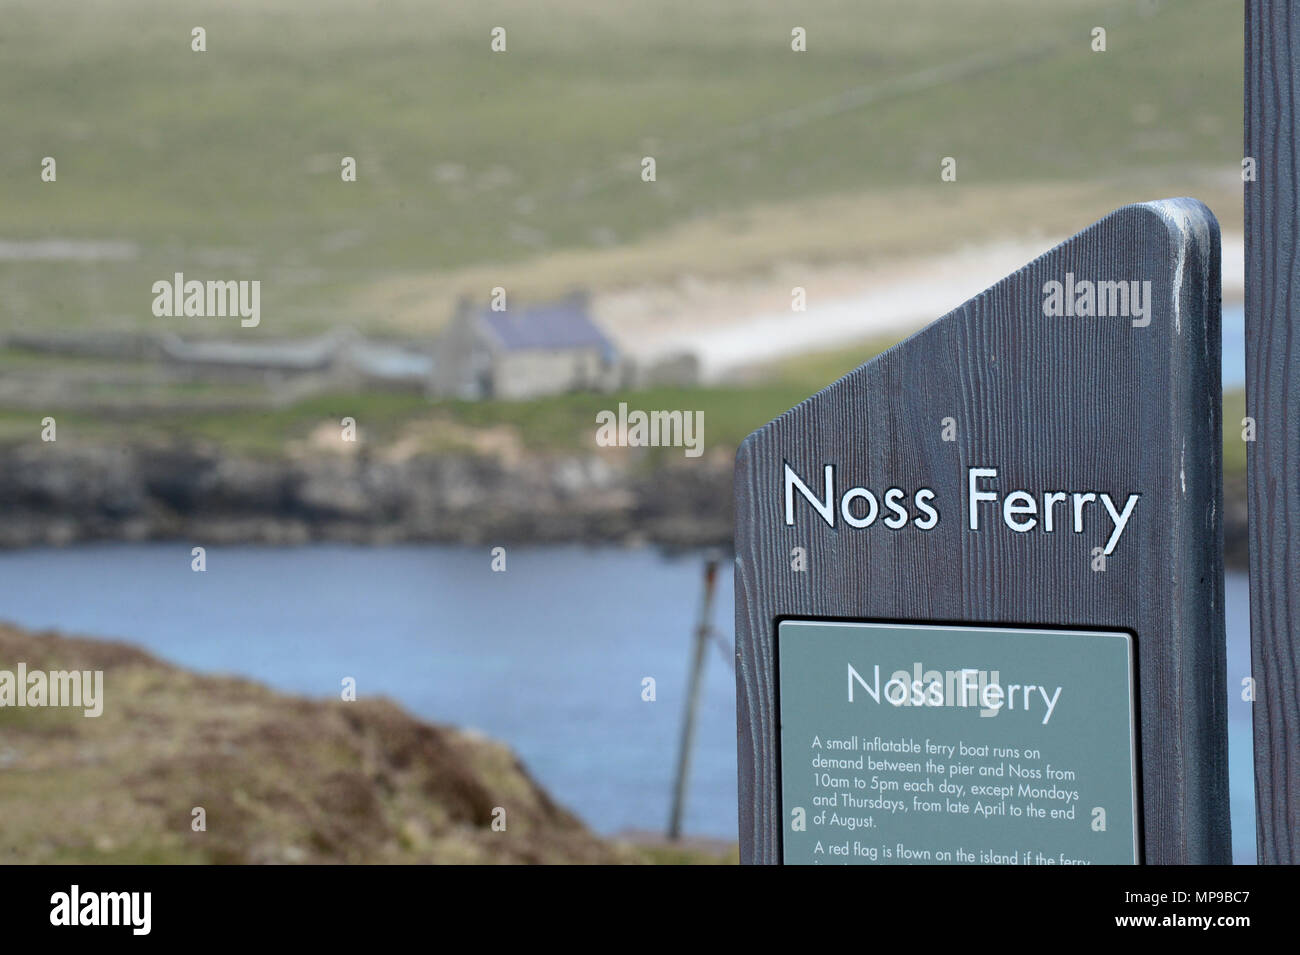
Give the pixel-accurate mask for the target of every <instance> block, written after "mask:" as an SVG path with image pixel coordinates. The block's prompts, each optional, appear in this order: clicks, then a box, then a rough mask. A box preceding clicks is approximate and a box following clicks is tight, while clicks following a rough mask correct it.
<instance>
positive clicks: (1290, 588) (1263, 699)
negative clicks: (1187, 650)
mask: <svg viewBox="0 0 1300 955" xmlns="http://www.w3.org/2000/svg"><path fill="white" fill-rule="evenodd" d="M1245 65H1246V83H1245V90H1246V109H1245V115H1246V157H1245V161H1244V164H1243V172H1244V173H1245V175H1243V179H1245V190H1246V413H1247V415H1249V416H1250V417H1249V418H1248V419H1247V420H1246V421H1245V422H1242V423H1241V424H1242V426H1243V428H1245V427H1251V430H1252V431H1253V432H1254V434H1253V437H1254V441H1252V442H1251V443H1249V444H1247V446H1246V447H1247V449H1248V451H1247V456H1246V483H1247V486H1248V488H1249V490H1248V492H1247V493H1248V495H1249V497H1248V501H1247V503H1248V514H1249V522H1250V634H1251V636H1250V648H1251V670H1252V679H1253V681H1254V686H1253V691H1254V692H1253V701H1254V704H1253V705H1254V718H1255V719H1254V723H1255V816H1256V834H1257V835H1256V841H1257V845H1258V849H1259V861H1260V862H1261V863H1293V864H1294V863H1300V753H1298V752H1297V749H1298V748H1300V638H1298V637H1297V628H1300V334H1297V332H1300V316H1298V315H1297V312H1298V311H1300V298H1298V297H1297V293H1300V260H1297V258H1296V254H1295V249H1296V241H1297V235H1296V232H1297V230H1296V218H1297V207H1298V206H1300V167H1297V164H1296V150H1297V140H1296V132H1297V130H1296V122H1295V112H1296V109H1297V107H1298V106H1300V11H1298V10H1296V9H1295V7H1294V5H1293V4H1291V3H1289V2H1285V0H1251V2H1249V3H1247V4H1246V58H1245ZM1232 425H1233V426H1234V427H1235V426H1236V425H1237V422H1232Z"/></svg>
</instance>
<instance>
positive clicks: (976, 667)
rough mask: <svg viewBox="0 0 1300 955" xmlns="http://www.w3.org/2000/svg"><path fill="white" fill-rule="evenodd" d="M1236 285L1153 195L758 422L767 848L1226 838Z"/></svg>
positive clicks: (743, 816) (774, 856)
mask: <svg viewBox="0 0 1300 955" xmlns="http://www.w3.org/2000/svg"><path fill="white" fill-rule="evenodd" d="M1219 293H1220V286H1219V231H1218V223H1217V222H1216V220H1215V219H1214V217H1213V215H1212V214H1211V213H1210V211H1209V210H1208V209H1206V208H1205V207H1204V206H1203V205H1202V204H1200V203H1199V202H1196V201H1195V200H1190V199H1173V200H1165V201H1160V202H1153V203H1145V204H1141V205H1134V206H1127V207H1125V208H1123V209H1120V210H1118V211H1116V212H1114V213H1112V214H1111V215H1110V216H1108V217H1106V218H1105V219H1103V220H1102V221H1100V222H1098V223H1096V224H1095V225H1093V226H1092V227H1090V228H1088V229H1086V230H1084V231H1083V232H1080V233H1079V234H1078V235H1076V236H1074V237H1073V238H1071V239H1070V240H1068V241H1067V242H1065V243H1063V244H1062V245H1060V246H1058V247H1057V248H1055V249H1053V250H1052V251H1051V252H1049V253H1047V254H1046V255H1044V256H1042V257H1041V258H1039V259H1037V260H1035V261H1034V262H1032V263H1030V264H1029V265H1027V266H1026V267H1024V268H1023V269H1021V270H1020V271H1018V272H1016V273H1015V274H1014V275H1011V276H1009V277H1008V278H1006V279H1004V280H1002V281H1001V282H999V283H998V284H997V285H995V286H993V287H992V288H990V289H988V290H987V291H985V292H984V293H982V294H981V295H979V296H978V297H976V298H974V299H972V300H971V301H969V302H967V303H966V304H965V305H963V306H961V307H960V308H958V309H957V310H956V311H954V312H952V313H950V314H948V315H946V316H944V317H943V318H941V319H939V320H938V321H936V322H935V323H933V324H931V325H930V326H928V327H927V328H925V329H923V330H922V331H920V332H918V333H917V334H915V335H913V336H912V337H911V338H909V339H907V340H906V341H904V342H902V343H901V344H899V345H897V346H895V347H894V348H892V349H890V350H888V351H886V352H884V353H883V354H881V355H879V356H878V357H876V358H874V359H872V360H871V361H869V362H867V363H866V364H864V365H862V366H861V367H859V368H858V369H857V370H856V371H853V372H852V373H850V374H849V375H847V376H846V377H844V378H842V379H840V380H839V381H837V382H835V383H834V384H832V385H830V386H829V387H827V388H826V389H825V390H824V391H822V392H820V393H819V394H817V395H814V396H813V397H811V398H809V399H808V400H807V401H805V402H803V403H802V404H800V405H798V406H796V407H795V408H792V409H791V410H790V411H788V412H786V413H785V414H784V415H782V416H781V417H779V418H777V419H776V420H774V421H772V422H770V423H769V424H767V425H765V426H764V427H763V428H760V429H759V430H758V431H756V432H755V433H754V434H752V435H750V437H749V438H748V439H747V440H746V441H745V442H744V443H743V445H742V446H741V448H740V450H739V452H738V453H737V459H736V478H735V487H736V511H737V513H736V518H737V522H736V523H737V530H736V575H735V581H736V648H737V663H738V666H737V674H736V684H737V719H738V756H739V790H740V806H739V808H740V843H741V860H742V862H746V863H779V862H783V861H786V862H809V861H811V862H831V863H834V862H863V863H872V862H876V863H880V862H909V861H921V862H926V861H931V862H975V863H978V862H1028V863H1030V864H1047V863H1061V864H1064V863H1069V862H1114V861H1141V862H1147V863H1223V862H1227V861H1229V859H1230V836H1229V825H1228V777H1227V728H1226V686H1225V653H1224V617H1223V565H1222V530H1221V526H1220V516H1221V514H1222V510H1223V508H1222V477H1221V454H1222V445H1221V441H1222V426H1221V420H1220V417H1221V400H1220V395H1221V391H1220V367H1219V364H1220V338H1219V335H1220V330H1219V308H1220V300H1219Z"/></svg>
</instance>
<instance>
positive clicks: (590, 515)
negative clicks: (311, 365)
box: [0, 443, 1247, 568]
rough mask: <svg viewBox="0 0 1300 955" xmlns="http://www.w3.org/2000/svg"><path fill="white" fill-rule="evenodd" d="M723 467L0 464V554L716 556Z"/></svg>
mask: <svg viewBox="0 0 1300 955" xmlns="http://www.w3.org/2000/svg"><path fill="white" fill-rule="evenodd" d="M731 482H732V456H731V454H730V453H728V452H726V451H721V450H720V451H718V452H717V453H715V454H712V455H707V456H704V457H701V458H697V459H680V460H670V461H668V462H667V463H662V464H659V465H656V466H650V463H649V462H648V461H647V460H645V459H642V460H640V461H637V460H635V459H632V460H629V459H628V458H618V459H614V458H612V457H608V456H601V455H599V454H568V455H564V454H524V455H517V454H507V455H501V454H491V453H475V452H469V451H466V452H461V453H456V454H438V455H433V454H427V455H418V454H417V455H410V456H406V457H402V458H395V457H389V456H384V455H382V454H370V453H367V452H366V451H365V450H362V451H360V452H358V453H356V454H352V455H341V454H320V455H306V454H296V455H286V456H284V457H281V458H274V459H266V458H255V457H247V456H242V457H241V456H232V455H231V454H229V453H225V452H222V451H219V450H218V449H216V448H214V447H209V446H204V445H198V444H184V445H181V444H171V445H157V446H137V447H128V448H112V447H106V446H85V445H81V446H71V445H69V446H64V445H62V444H58V443H50V444H46V445H41V446H33V445H24V446H21V447H17V448H12V449H10V450H9V451H7V452H6V453H5V454H4V455H0V500H4V501H5V502H6V519H5V520H4V521H3V522H0V547H21V546H28V545H33V544H66V543H70V542H74V541H79V540H97V539H109V540H151V539H156V540H176V539H180V540H186V541H193V542H194V543H201V544H211V545H221V544H237V543H263V544H300V543H306V542H308V541H313V540H330V541H351V542H357V543H372V544H383V543H395V542H405V541H410V542H414V541H424V542H440V543H465V544H498V543H501V544H516V545H518V544H541V543H567V542H573V541H582V542H589V543H625V542H646V543H652V544H658V545H660V546H663V547H666V548H670V549H681V548H694V547H711V546H718V547H724V548H727V547H730V546H731V540H732V522H733V514H732V496H731V495H732V490H731V488H732V484H731ZM1224 499H1225V507H1224V512H1225V513H1224V549H1225V554H1226V559H1227V562H1228V565H1229V566H1231V567H1237V568H1244V567H1245V566H1246V559H1247V551H1246V547H1247V541H1246V507H1245V483H1244V478H1242V479H1238V478H1230V479H1229V480H1228V482H1227V485H1226V487H1225V494H1224Z"/></svg>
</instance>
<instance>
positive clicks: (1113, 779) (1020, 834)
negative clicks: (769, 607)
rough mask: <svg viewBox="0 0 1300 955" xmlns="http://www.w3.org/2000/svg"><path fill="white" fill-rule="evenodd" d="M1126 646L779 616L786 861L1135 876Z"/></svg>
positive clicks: (1117, 638) (1109, 638) (1084, 638)
mask: <svg viewBox="0 0 1300 955" xmlns="http://www.w3.org/2000/svg"><path fill="white" fill-rule="evenodd" d="M1133 649H1134V648H1133V641H1132V637H1131V636H1130V635H1129V634H1127V633H1109V632H1096V631H1072V630H1021V629H1008V628H1001V627H955V626H937V625H935V626H931V625H925V624H920V625H918V624H885V623H846V622H830V621H816V620H785V621H782V622H781V623H780V624H779V626H778V629H777V656H778V677H777V678H778V686H779V701H778V703H779V712H780V721H781V755H780V777H781V809H782V818H783V820H784V823H783V836H782V859H783V861H784V862H786V863H791V864H818V863H833V864H891V863H945V864H947V863H951V864H961V863H966V864H973V865H977V864H1002V865H1083V864H1117V863H1127V864H1132V863H1136V862H1139V861H1140V860H1139V848H1138V847H1139V845H1140V843H1139V838H1138V830H1137V820H1138V812H1137V805H1138V801H1137V800H1138V793H1137V752H1136V715H1135V712H1134V675H1133Z"/></svg>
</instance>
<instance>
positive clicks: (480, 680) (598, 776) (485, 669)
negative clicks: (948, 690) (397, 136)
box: [0, 544, 1255, 862]
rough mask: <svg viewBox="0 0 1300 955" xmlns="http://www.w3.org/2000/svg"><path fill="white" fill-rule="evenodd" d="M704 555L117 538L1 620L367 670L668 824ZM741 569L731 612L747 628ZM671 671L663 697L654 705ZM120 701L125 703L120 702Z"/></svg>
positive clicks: (24, 554)
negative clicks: (649, 693)
mask: <svg viewBox="0 0 1300 955" xmlns="http://www.w3.org/2000/svg"><path fill="white" fill-rule="evenodd" d="M700 574H701V560H700V559H699V558H698V557H689V558H680V559H667V558H664V557H662V556H660V555H658V554H656V553H655V552H653V551H650V550H623V549H612V548H602V549H584V548H579V547H547V548H538V549H531V550H524V549H519V550H512V551H511V553H510V555H509V564H508V569H507V571H506V573H504V574H499V573H492V572H491V570H490V567H489V560H488V556H487V553H486V551H485V550H484V549H483V548H474V549H467V548H458V547H444V546H411V547H388V548H355V547H347V546H333V545H319V546H311V547H304V548H287V549H279V550H277V549H262V548H242V547H237V548H225V549H209V551H208V570H207V572H206V573H203V574H196V573H193V572H192V571H191V570H190V555H189V548H188V546H186V545H174V544H105V545H91V546H78V547H72V548H66V549H60V550H52V549H45V550H28V551H18V552H12V553H4V554H0V618H4V619H8V620H12V621H14V622H15V623H18V624H20V625H22V626H26V627H34V628H57V629H60V630H64V631H67V632H75V633H82V634H89V635H95V636H105V637H118V638H122V639H125V640H130V641H131V642H134V643H136V644H140V645H142V646H144V647H146V648H148V649H149V650H151V651H153V652H154V653H156V654H157V655H159V656H161V657H163V658H165V659H168V660H171V661H173V662H175V663H178V664H181V665H183V666H186V667H191V668H194V669H197V670H202V671H208V672H226V673H235V674H240V675H244V676H249V677H253V678H255V679H258V680H261V681H264V682H265V683H268V684H270V685H271V686H274V687H276V688H278V689H281V690H287V691H291V692H295V693H304V694H310V695H313V696H331V695H334V694H336V693H338V691H339V681H340V680H341V679H342V678H343V677H345V676H351V677H355V678H356V681H357V688H358V692H359V693H361V694H385V695H388V696H390V697H392V698H394V699H396V700H398V701H399V702H401V703H402V704H403V705H405V706H406V707H407V708H408V709H410V710H411V711H412V712H414V713H417V714H419V715H420V716H423V717H426V718H428V719H431V720H437V721H444V722H449V723H455V724H458V725H462V726H472V727H476V728H478V729H481V730H483V731H484V732H486V733H489V734H491V735H492V736H495V737H498V738H500V739H503V740H505V741H507V742H508V743H510V744H511V745H512V746H513V747H514V748H515V749H516V750H517V751H518V752H519V754H520V755H521V756H522V758H523V760H524V762H525V763H526V764H527V765H528V767H529V768H530V769H531V770H532V772H533V773H534V775H535V776H536V777H537V778H538V779H539V781H540V782H541V783H542V784H543V785H544V786H546V787H547V788H548V789H549V790H550V791H551V793H553V794H554V795H555V796H556V797H557V798H558V799H559V800H560V801H561V802H562V803H564V804H565V805H567V806H568V807H569V808H571V809H572V810H574V811H575V812H577V813H578V814H579V815H580V816H582V817H583V818H584V819H585V820H586V821H587V822H588V823H589V824H590V825H591V826H593V827H594V828H596V829H598V830H600V831H602V832H606V833H613V832H617V831H619V830H621V829H625V828H639V829H661V828H663V826H664V825H665V822H666V820H667V815H668V802H669V791H670V788H671V777H672V767H673V763H674V759H675V754H676V743H677V734H678V732H679V729H680V719H681V709H682V695H683V692H684V689H685V685H686V670H687V663H688V656H689V650H690V634H691V630H692V627H693V619H694V615H695V613H696V604H697V601H698V598H699V591H700ZM1227 609H1228V642H1229V650H1228V657H1229V658H1228V677H1229V679H1228V683H1229V686H1230V687H1233V688H1237V689H1235V690H1234V692H1233V693H1232V694H1231V695H1230V700H1229V718H1230V722H1231V731H1230V740H1229V742H1230V746H1231V753H1230V758H1231V770H1232V810H1233V829H1234V832H1235V835H1236V838H1235V843H1236V847H1237V851H1236V855H1237V860H1238V861H1239V862H1247V861H1254V855H1255V849H1254V834H1253V833H1254V808H1253V806H1254V795H1253V780H1252V775H1251V756H1250V722H1249V720H1250V713H1249V704H1246V703H1243V702H1241V700H1240V692H1239V687H1240V684H1241V679H1242V677H1244V676H1245V675H1246V674H1247V673H1248V672H1249V658H1250V653H1249V632H1248V618H1247V613H1248V610H1247V603H1246V579H1245V577H1244V575H1241V574H1232V575H1230V576H1229V579H1228V588H1227ZM732 618H733V607H732V584H731V574H730V567H729V566H728V565H726V563H725V562H724V567H723V573H722V574H721V575H720V577H719V582H718V599H717V604H716V607H715V613H714V620H715V622H716V623H717V624H718V626H719V628H720V629H722V630H723V631H724V633H725V634H726V635H727V638H728V640H729V639H730V634H731V629H732ZM647 676H650V677H654V679H655V681H656V684H657V700H656V701H655V702H653V703H646V702H643V701H642V699H641V681H642V679H643V678H644V677H647ZM111 703H112V700H111V696H110V698H109V704H110V705H111ZM700 716H701V718H700V725H699V729H698V732H697V743H696V750H695V761H694V770H693V773H692V784H691V798H690V801H689V803H688V806H687V812H686V828H687V829H688V830H689V831H691V832H694V833H698V834H701V835H712V836H722V837H726V838H733V839H734V838H735V836H736V754H735V687H734V684H733V676H732V671H731V667H730V663H729V662H728V660H727V659H725V658H724V657H723V654H722V653H721V652H710V655H709V657H708V666H707V680H706V687H705V693H704V699H703V705H702V707H701V714H700Z"/></svg>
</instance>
